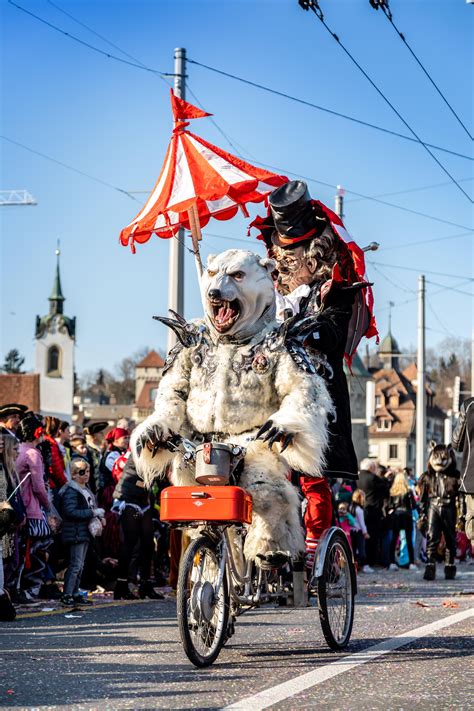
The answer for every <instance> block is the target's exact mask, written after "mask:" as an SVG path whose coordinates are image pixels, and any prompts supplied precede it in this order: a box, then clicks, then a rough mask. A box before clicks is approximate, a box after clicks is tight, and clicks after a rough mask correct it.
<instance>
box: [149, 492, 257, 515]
mask: <svg viewBox="0 0 474 711" xmlns="http://www.w3.org/2000/svg"><path fill="white" fill-rule="evenodd" d="M160 518H161V520H162V521H169V522H175V523H178V522H182V523H185V522H187V521H229V522H231V523H251V521H252V497H251V496H250V494H247V492H246V491H244V489H241V488H240V487H239V486H169V487H168V488H166V489H164V490H163V491H162V492H161V508H160Z"/></svg>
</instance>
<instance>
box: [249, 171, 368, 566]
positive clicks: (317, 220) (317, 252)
mask: <svg viewBox="0 0 474 711" xmlns="http://www.w3.org/2000/svg"><path fill="white" fill-rule="evenodd" d="M333 220H338V218H337V216H336V215H335V214H334V213H332V212H331V211H330V210H329V209H328V208H326V207H325V206H324V205H323V204H322V203H320V202H318V201H314V200H312V199H311V196H310V194H309V191H308V187H307V185H306V183H305V182H303V181H301V180H292V181H290V182H288V183H286V184H285V185H282V186H281V187H279V188H277V189H276V190H274V191H273V192H272V193H271V194H270V196H269V214H268V217H267V218H263V219H262V218H257V219H256V220H255V221H254V222H253V223H252V226H255V227H257V228H258V229H259V230H260V232H261V237H262V238H263V240H264V242H265V244H266V247H267V250H268V254H269V256H270V257H272V258H273V259H275V261H276V268H277V271H276V273H275V279H276V287H277V292H278V293H277V301H278V306H279V312H280V315H281V317H282V319H284V318H287V317H290V316H293V315H295V314H297V313H299V314H300V316H301V318H302V319H303V318H304V317H306V316H313V317H315V320H313V321H312V328H311V329H310V332H309V333H308V334H307V335H306V337H305V341H304V342H305V346H307V347H308V346H309V347H310V348H311V349H313V350H314V351H317V352H318V353H319V354H323V355H324V356H325V357H326V367H325V368H324V370H323V371H320V373H321V375H323V377H324V378H325V380H326V384H327V387H328V390H329V394H330V395H331V397H332V399H333V402H334V405H335V410H336V416H335V418H334V419H333V420H332V421H331V422H330V424H329V435H330V438H329V446H328V449H327V451H326V455H325V458H326V469H325V473H326V476H327V477H330V478H341V477H344V476H349V477H351V478H356V477H357V459H356V455H355V451H354V445H353V443H352V431H351V411H350V400H349V391H348V386H347V381H346V376H345V373H344V369H343V362H344V353H345V349H346V342H347V340H348V332H349V324H350V321H351V317H352V313H353V306H354V301H355V298H356V293H357V291H358V290H360V289H361V288H363V287H364V286H367V284H366V283H365V282H360V281H359V277H358V275H357V273H356V270H355V267H354V261H353V258H352V254H351V252H350V250H349V248H348V246H347V245H346V243H345V242H344V241H343V240H342V239H341V238H340V237H339V235H338V234H337V232H336V231H335V229H334V228H333ZM339 222H340V221H339ZM340 224H341V226H342V223H340ZM308 473H309V472H308ZM300 474H301V476H300V485H301V488H302V491H303V493H304V494H305V497H306V498H307V500H308V505H307V509H306V513H305V525H306V530H307V539H306V548H307V557H308V562H309V563H311V562H312V555H313V554H314V550H315V548H316V545H317V541H318V540H319V537H320V535H321V533H322V531H323V530H324V529H325V528H327V527H328V526H330V525H331V523H332V517H333V508H332V496H331V490H330V487H329V484H328V482H327V480H326V479H324V478H323V479H318V478H315V477H309V476H305V473H304V472H301V473H300Z"/></svg>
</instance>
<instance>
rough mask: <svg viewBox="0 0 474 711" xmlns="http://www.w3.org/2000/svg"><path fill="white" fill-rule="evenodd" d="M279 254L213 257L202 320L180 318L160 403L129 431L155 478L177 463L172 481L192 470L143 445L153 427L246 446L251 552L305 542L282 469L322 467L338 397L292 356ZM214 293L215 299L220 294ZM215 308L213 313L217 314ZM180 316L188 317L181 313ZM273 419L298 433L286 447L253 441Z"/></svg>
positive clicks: (244, 481)
mask: <svg viewBox="0 0 474 711" xmlns="http://www.w3.org/2000/svg"><path fill="white" fill-rule="evenodd" d="M272 269H273V263H272V262H271V261H270V260H267V259H261V258H260V257H259V256H258V255H256V254H253V253H252V252H246V251H243V250H228V251H227V252H224V253H223V254H220V255H217V256H213V257H209V260H208V271H207V273H206V274H205V275H204V276H203V283H202V296H203V302H204V307H205V311H206V318H205V320H204V321H199V322H195V323H193V324H186V325H185V326H182V329H183V330H182V336H183V341H184V343H185V345H183V344H181V343H180V344H178V346H176V347H175V348H174V349H173V350H172V351H171V352H170V354H169V356H168V359H167V363H166V366H165V371H166V372H165V373H164V375H163V378H162V380H161V383H160V386H159V389H158V393H157V396H156V402H155V412H154V413H153V414H152V415H150V417H148V418H147V419H146V420H145V421H144V422H143V423H142V424H141V425H139V426H138V427H137V428H136V429H135V430H134V432H133V435H132V451H133V453H134V458H135V462H136V465H137V468H138V471H139V472H140V473H141V475H142V476H143V477H144V478H145V480H146V481H148V482H150V481H151V480H152V479H153V478H154V477H155V476H156V475H159V474H162V473H163V472H164V470H165V468H166V467H167V465H168V464H170V463H172V464H173V467H172V475H171V479H172V483H173V484H175V485H178V486H180V485H181V486H185V485H192V484H193V483H194V471H193V469H192V468H188V467H187V466H186V465H185V464H184V463H183V461H182V458H181V456H180V455H176V454H174V453H171V452H168V451H167V450H163V449H160V450H159V451H158V453H157V454H156V456H155V457H154V458H152V456H151V453H150V451H149V450H148V449H147V448H146V447H143V448H142V447H141V442H142V441H143V438H144V437H146V435H147V433H151V432H154V433H155V436H156V433H158V435H159V437H160V438H161V439H165V438H166V436H167V435H168V434H169V432H175V433H179V434H181V435H183V436H185V437H189V438H190V439H192V438H193V435H194V436H196V434H197V433H199V434H204V435H206V436H207V438H210V437H211V436H212V438H213V439H214V440H216V441H221V442H230V443H232V444H242V445H243V446H245V447H247V454H246V457H245V462H244V469H243V472H242V475H241V478H240V486H242V487H243V488H244V489H246V490H247V491H248V492H249V493H250V494H251V495H252V498H253V521H252V524H251V525H250V528H249V532H248V535H247V536H246V539H245V555H246V556H247V557H248V558H255V556H257V555H258V554H265V553H267V552H269V551H276V550H284V551H290V553H291V554H292V555H293V556H295V555H296V554H298V553H300V552H301V551H303V550H304V536H303V530H302V528H301V524H300V519H299V499H298V494H297V492H296V490H295V489H294V487H293V486H292V485H291V484H290V482H289V481H288V480H287V478H286V474H287V472H288V470H289V469H290V468H292V469H296V470H298V471H301V472H305V473H307V474H310V475H313V476H320V473H321V469H322V465H323V463H324V457H323V454H324V449H325V447H326V444H327V429H326V420H327V414H328V413H329V412H332V403H331V401H330V398H329V395H328V393H327V390H326V386H325V384H324V381H323V379H322V378H320V377H319V376H317V375H314V374H311V373H308V372H305V371H304V370H303V369H301V368H300V367H298V365H296V363H295V360H294V359H293V357H292V356H291V355H290V353H289V351H288V349H287V348H286V347H285V341H284V338H282V337H281V335H280V331H279V327H278V324H277V322H276V320H275V292H274V288H273V283H272V279H271V271H272ZM216 294H218V296H219V299H216ZM236 309H237V311H238V317H237V319H236V320H235V323H234V324H233V325H232V326H231V328H228V329H227V330H226V331H225V332H224V333H222V332H219V319H220V320H221V321H222V319H225V318H227V317H228V318H230V315H231V314H234V315H235V313H236V311H235V310H236ZM216 314H217V315H216ZM183 323H184V322H183ZM268 420H272V423H273V426H278V427H279V428H281V430H284V431H285V432H286V433H290V434H292V435H294V439H293V442H292V444H290V446H288V448H287V449H285V450H284V452H283V453H281V451H280V450H281V445H280V444H279V443H275V444H273V446H272V449H269V448H268V446H267V443H264V442H262V441H261V440H256V441H251V440H252V439H253V437H254V436H255V434H256V433H257V432H258V430H259V429H260V427H261V426H262V425H263V424H264V423H265V422H267V421H268Z"/></svg>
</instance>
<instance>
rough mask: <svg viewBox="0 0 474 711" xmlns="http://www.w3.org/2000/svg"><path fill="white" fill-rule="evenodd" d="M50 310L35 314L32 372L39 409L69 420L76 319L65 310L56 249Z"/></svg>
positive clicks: (71, 406) (72, 385)
mask: <svg viewBox="0 0 474 711" xmlns="http://www.w3.org/2000/svg"><path fill="white" fill-rule="evenodd" d="M56 255H57V263H56V274H55V278H54V282H53V289H52V292H51V296H50V297H49V313H48V314H47V315H46V316H37V317H36V329H35V372H36V373H38V374H39V379H40V411H41V414H43V415H54V416H56V417H59V418H61V419H64V420H69V421H71V418H72V413H73V397H74V348H75V342H76V319H75V318H69V317H68V316H65V314H64V301H65V298H64V296H63V293H62V288H61V275H60V269H59V255H60V251H59V249H58V250H56Z"/></svg>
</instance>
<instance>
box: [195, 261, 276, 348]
mask: <svg viewBox="0 0 474 711" xmlns="http://www.w3.org/2000/svg"><path fill="white" fill-rule="evenodd" d="M274 269H275V263H274V262H273V261H272V260H271V259H267V258H265V257H260V256H259V255H258V254H255V253H254V252H249V251H247V250H243V249H228V250H227V251H226V252H222V253H221V254H211V255H210V256H209V257H208V260H207V269H206V270H205V271H204V274H203V276H202V282H201V294H202V300H203V306H204V311H205V313H206V319H207V322H208V324H209V326H210V327H211V329H212V331H214V333H215V334H216V335H217V336H223V335H226V336H232V337H233V338H234V339H237V340H238V339H242V338H249V337H251V336H253V335H254V334H257V333H259V332H260V331H261V330H262V328H263V327H264V325H266V324H267V323H269V322H273V321H274V319H275V289H274V286H273V280H272V276H271V275H272V272H273V271H274Z"/></svg>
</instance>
